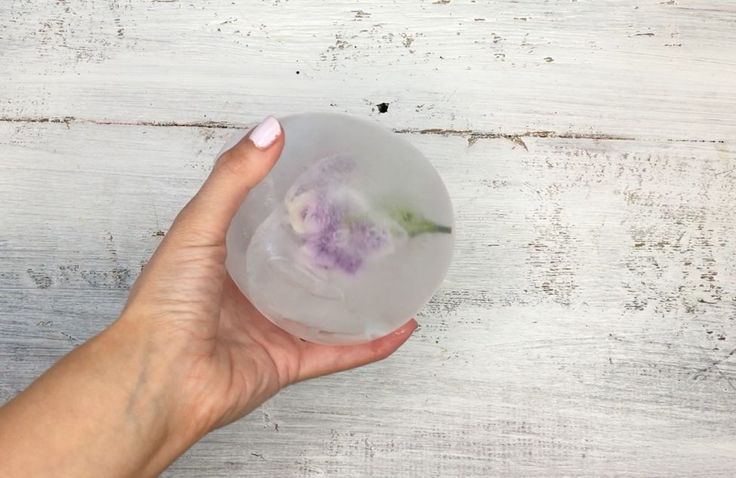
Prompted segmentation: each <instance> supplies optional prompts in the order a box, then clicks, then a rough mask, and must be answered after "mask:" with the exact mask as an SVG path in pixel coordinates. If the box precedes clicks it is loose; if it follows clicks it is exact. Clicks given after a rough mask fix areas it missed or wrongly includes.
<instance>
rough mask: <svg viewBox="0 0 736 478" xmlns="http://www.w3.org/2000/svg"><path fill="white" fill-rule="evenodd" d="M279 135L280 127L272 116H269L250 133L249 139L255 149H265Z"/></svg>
mask: <svg viewBox="0 0 736 478" xmlns="http://www.w3.org/2000/svg"><path fill="white" fill-rule="evenodd" d="M280 134H281V125H280V124H279V121H278V120H277V119H276V118H274V117H273V116H269V117H268V118H266V119H264V120H263V121H261V123H260V124H259V125H258V126H256V127H255V129H254V130H253V131H251V133H250V136H249V138H250V140H251V141H252V142H253V144H255V145H256V148H258V149H266V148H268V147H269V146H271V145H272V144H273V142H274V141H276V138H278V137H279V135H280Z"/></svg>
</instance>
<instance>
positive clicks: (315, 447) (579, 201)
mask: <svg viewBox="0 0 736 478" xmlns="http://www.w3.org/2000/svg"><path fill="white" fill-rule="evenodd" d="M230 132H231V131H230V130H227V129H218V128H196V127H152V126H112V125H95V124H80V123H74V122H72V123H70V124H68V125H65V124H37V123H13V124H10V123H4V124H2V125H0V158H2V160H0V202H1V203H2V204H3V207H2V208H1V209H0V224H2V230H1V231H0V261H1V263H2V270H1V271H0V331H2V332H1V333H0V370H2V377H3V378H2V380H0V401H4V400H6V399H7V398H9V397H10V396H12V395H13V394H14V393H16V392H17V391H19V390H20V389H21V388H23V387H24V386H25V385H26V384H27V383H28V382H30V381H31V380H32V379H33V378H34V377H35V376H37V374H38V373H40V372H41V371H42V370H43V369H44V368H45V367H47V366H48V365H50V364H51V363H52V362H53V360H54V359H55V358H57V357H59V356H60V355H61V354H63V353H64V352H66V351H68V350H70V349H71V348H72V347H73V346H74V345H75V344H77V343H79V342H80V341H82V340H84V339H86V338H87V337H89V336H91V335H93V334H94V333H95V332H96V331H98V330H100V329H101V328H102V327H103V326H104V325H105V324H106V323H108V322H109V321H111V320H113V319H114V317H115V315H116V314H117V312H118V310H119V309H120V307H121V306H122V304H123V302H124V300H125V295H126V292H127V288H128V287H129V286H130V284H131V283H132V281H133V280H134V278H135V276H136V274H137V272H138V271H139V269H140V266H141V264H142V263H143V262H144V261H145V260H146V258H147V257H148V256H149V255H150V253H151V252H152V251H153V250H154V248H155V247H156V245H157V243H158V241H159V240H160V234H162V233H165V232H166V229H167V226H168V224H169V223H170V221H171V220H172V218H173V217H174V215H175V214H176V212H177V211H178V209H179V208H180V207H181V206H182V205H183V204H184V203H185V202H186V200H187V199H188V198H189V196H190V195H191V194H192V193H193V192H194V191H195V190H196V188H197V186H198V184H199V182H200V181H201V180H202V179H203V177H204V176H205V175H206V171H207V169H208V167H209V164H210V163H211V158H212V156H213V155H214V153H215V152H216V151H217V150H218V149H219V145H220V144H221V143H222V141H223V140H224V138H225V136H226V135H227V134H229V133H230ZM406 137H407V139H409V140H410V141H412V142H413V143H414V144H416V145H417V146H418V147H419V148H420V149H422V150H423V151H424V152H425V153H426V154H427V156H428V157H429V158H430V159H431V161H432V162H433V163H434V165H435V166H436V167H437V169H438V170H439V171H440V173H441V174H442V176H443V177H444V178H445V180H446V182H447V185H448V188H449V190H450V193H451V196H452V197H453V199H454V203H455V208H456V214H457V219H458V220H457V222H458V245H457V253H456V254H457V255H456V259H455V261H454V264H453V267H452V269H451V271H450V274H449V276H448V279H447V281H446V283H445V285H444V287H443V289H442V290H441V291H440V292H439V293H438V294H437V296H436V297H435V298H434V299H433V301H432V302H431V303H430V304H429V305H428V306H427V307H426V308H425V310H424V311H423V312H422V314H421V315H420V317H419V320H420V322H421V323H422V327H421V329H420V330H419V331H418V332H417V333H416V336H415V337H414V338H413V339H412V340H411V341H410V342H409V343H408V344H407V346H406V347H405V348H403V349H402V350H401V351H400V352H399V353H398V354H397V355H396V356H394V357H392V358H391V359H390V360H388V361H386V362H383V363H381V364H377V365H374V366H371V367H368V368H366V369H362V370H358V371H354V372H350V373H347V374H343V375H339V376H333V377H328V378H324V379H320V380H318V381H315V382H311V383H305V384H300V385H298V386H295V387H292V388H291V389H289V390H287V391H285V393H283V394H281V395H279V396H278V397H276V398H275V399H274V400H272V401H270V402H269V403H267V404H266V405H265V406H264V407H262V408H261V409H260V410H259V411H257V412H256V413H254V414H252V415H251V416H250V417H248V418H247V419H246V420H244V421H241V422H239V423H237V424H235V425H233V426H231V427H229V428H227V429H225V430H220V431H218V432H216V433H214V434H213V435H211V436H210V437H208V438H207V439H205V440H204V441H203V442H202V443H200V444H199V445H197V446H196V447H195V448H194V449H193V450H192V451H191V452H189V453H188V454H187V455H185V456H184V457H183V458H182V459H181V460H179V462H178V463H176V464H175V465H174V467H173V468H172V469H171V470H170V471H169V472H168V476H366V477H367V476H387V477H388V476H392V477H393V476H402V477H404V476H406V477H435V476H436V477H440V476H489V475H515V476H563V475H566V476H570V475H573V476H575V475H585V476H595V475H619V474H625V475H629V476H665V475H666V476H729V475H731V474H732V470H733V469H734V467H735V466H736V453H734V451H736V450H735V449H734V443H736V437H735V436H734V432H733V429H734V424H736V410H734V407H733V403H734V398H736V388H735V386H736V352H735V351H736V260H734V257H735V255H736V244H735V243H734V242H733V240H732V231H733V228H734V225H736V208H734V207H733V205H734V204H736V191H735V190H734V188H733V181H734V177H736V153H735V152H734V151H733V149H732V145H731V144H730V143H689V142H668V141H604V140H590V139H565V138H534V137H525V138H520V139H516V140H513V141H512V140H509V139H483V138H474V137H470V136H465V137H464V136H459V135H449V136H443V135H441V134H424V135H422V134H406ZM469 139H470V141H468V140H469ZM522 143H523V144H522Z"/></svg>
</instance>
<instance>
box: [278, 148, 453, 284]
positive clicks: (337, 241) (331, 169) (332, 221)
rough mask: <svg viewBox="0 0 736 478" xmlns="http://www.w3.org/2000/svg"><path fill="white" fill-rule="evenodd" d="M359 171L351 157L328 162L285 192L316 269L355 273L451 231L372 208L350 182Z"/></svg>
mask: <svg viewBox="0 0 736 478" xmlns="http://www.w3.org/2000/svg"><path fill="white" fill-rule="evenodd" d="M354 169H355V165H354V163H353V162H352V161H350V160H348V159H345V158H342V157H338V156H335V157H329V158H325V159H323V160H321V161H319V162H317V163H316V164H315V165H314V166H313V167H312V168H310V169H309V170H307V171H306V172H305V173H304V174H302V175H301V176H300V177H299V178H297V180H296V181H295V182H294V184H293V185H292V187H291V188H290V189H289V191H288V192H287V194H286V198H285V206H286V210H287V212H288V217H289V223H290V225H291V228H292V230H293V231H294V233H295V234H296V235H297V237H298V238H299V239H300V241H301V243H302V246H301V252H302V253H303V255H304V258H305V259H306V261H307V262H308V263H309V264H311V265H312V266H315V267H317V268H320V269H323V270H340V271H342V272H346V273H348V274H354V273H356V272H357V271H358V270H359V269H360V268H361V266H362V265H363V264H364V263H365V261H367V260H369V259H371V258H375V257H380V256H385V255H387V254H389V253H391V252H393V251H394V250H395V249H396V248H397V247H398V246H399V245H400V244H401V243H403V241H405V240H406V239H407V238H411V237H415V236H417V235H419V234H425V233H451V232H452V230H451V229H450V228H449V227H445V226H440V225H438V224H435V223H433V222H431V221H429V220H427V219H425V218H424V217H422V216H420V215H418V214H415V213H413V212H411V211H408V210H406V209H402V208H391V209H387V210H383V209H381V208H376V207H372V206H371V205H370V204H368V203H367V201H366V200H365V199H364V198H363V197H362V196H361V195H360V194H359V193H358V192H357V191H355V190H354V189H352V188H351V187H350V185H349V184H348V183H349V179H350V175H351V173H352V172H353V170H354Z"/></svg>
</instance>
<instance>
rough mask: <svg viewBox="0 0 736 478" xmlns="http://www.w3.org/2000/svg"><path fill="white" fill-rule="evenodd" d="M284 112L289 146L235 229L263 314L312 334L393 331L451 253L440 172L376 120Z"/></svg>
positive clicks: (230, 244) (324, 337) (245, 282)
mask: <svg viewBox="0 0 736 478" xmlns="http://www.w3.org/2000/svg"><path fill="white" fill-rule="evenodd" d="M280 121H281V125H282V127H283V129H284V134H285V146H284V150H283V153H282V154H281V158H280V160H279V161H278V163H277V164H276V166H275V167H274V168H273V170H272V171H271V172H270V173H269V174H268V176H267V177H266V178H265V179H264V180H263V182H261V183H260V184H259V185H258V186H257V187H255V188H254V189H253V190H252V191H251V192H250V193H249V194H248V197H247V198H246V200H245V201H243V204H242V205H241V206H240V209H239V211H238V212H237V214H236V215H235V217H234V218H233V221H232V223H231V225H230V229H229V230H228V234H227V269H228V271H229V273H230V275H231V276H232V278H233V280H234V281H235V283H236V284H237V285H238V287H239V288H240V290H241V291H242V292H243V294H245V296H246V297H247V298H248V299H249V300H250V301H251V302H252V303H253V305H254V306H255V307H256V308H257V309H258V310H259V311H260V312H261V313H262V314H263V315H264V316H266V317H267V318H268V319H269V320H271V321H272V322H273V323H275V324H276V325H278V326H279V327H281V328H282V329H284V330H286V331H287V332H290V333H291V334H293V335H296V336H298V337H301V338H303V339H305V340H308V341H311V342H317V343H324V344H347V343H357V342H365V341H369V340H373V339H375V338H378V337H381V336H383V335H386V334H388V333H390V332H391V331H393V330H395V329H396V328H398V327H399V326H401V325H402V324H403V323H405V322H406V321H407V320H408V319H409V318H411V317H412V316H414V315H415V314H416V313H417V312H418V311H419V310H420V309H421V307H422V306H423V305H424V304H425V303H426V302H427V301H429V299H430V298H431V296H432V294H433V293H434V292H435V291H436V290H437V288H438V287H439V286H440V284H441V283H442V280H443V278H444V276H445V274H446V273H447V269H448V267H449V265H450V260H451V256H452V248H453V230H452V228H453V213H452V205H451V203H450V198H449V196H448V194H447V190H446V188H445V186H444V184H443V182H442V179H440V177H439V175H438V174H437V171H435V169H434V168H433V167H432V165H431V164H430V162H429V161H428V160H427V159H426V158H425V157H424V156H423V155H422V153H421V152H419V150H417V149H416V148H414V147H413V146H412V145H411V144H409V143H408V142H407V141H406V140H404V139H403V138H401V137H400V136H398V135H396V134H394V133H392V132H390V131H388V130H386V129H384V128H382V127H380V126H378V125H375V124H373V123H370V122H368V121H365V120H359V119H356V118H354V117H351V116H347V115H339V114H331V113H305V114H299V115H294V116H288V117H285V118H283V119H281V120H280ZM238 139H240V137H239V136H238V137H234V138H231V140H230V142H229V144H228V146H230V145H232V144H234V143H235V142H236V141H237V140H238Z"/></svg>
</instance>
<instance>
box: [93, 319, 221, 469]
mask: <svg viewBox="0 0 736 478" xmlns="http://www.w3.org/2000/svg"><path fill="white" fill-rule="evenodd" d="M90 345H91V346H93V347H96V348H98V350H97V353H98V354H105V355H109V359H110V362H111V364H117V366H118V367H119V370H120V371H119V373H116V374H115V380H116V381H117V382H118V383H119V386H120V388H121V390H122V395H123V397H124V400H123V403H124V414H125V419H126V420H129V421H131V422H133V423H134V424H135V426H134V429H135V430H136V432H138V437H137V447H138V448H139V450H136V452H138V451H139V452H141V453H143V454H147V456H146V457H145V462H144V463H143V465H144V468H143V469H144V470H147V471H150V472H151V473H150V474H152V475H155V474H156V473H158V472H160V471H161V470H163V468H165V467H166V466H167V465H168V464H169V463H171V462H172V461H173V460H174V459H176V458H177V457H178V456H179V455H181V454H182V453H183V452H184V451H186V450H187V449H188V448H189V447H190V446H191V445H192V444H194V443H195V442H196V441H197V440H199V439H200V438H202V437H203V436H204V435H205V434H206V433H207V431H208V429H207V428H206V425H204V424H203V423H202V422H203V420H198V419H197V416H196V413H194V412H195V411H194V410H193V409H191V408H190V406H189V404H188V402H187V400H185V399H184V394H183V393H182V389H181V388H182V387H181V384H182V382H183V377H181V376H180V372H179V371H180V370H181V367H180V363H181V361H182V360H184V358H185V357H184V351H179V350H177V348H176V347H175V346H171V345H172V344H167V343H163V342H162V341H161V340H159V338H158V337H157V334H156V333H155V331H152V330H149V329H148V327H147V326H146V324H144V323H141V321H136V320H131V318H127V317H121V318H120V319H119V320H118V321H117V322H115V323H114V324H113V325H112V326H110V327H109V328H108V329H107V330H105V331H104V332H103V333H102V334H100V336H98V337H97V338H96V339H95V340H94V341H92V342H91V343H90ZM178 364H179V366H177V365H178ZM113 368H115V366H114V365H113ZM148 474H149V473H143V474H142V475H143V476H147V475H148Z"/></svg>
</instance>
